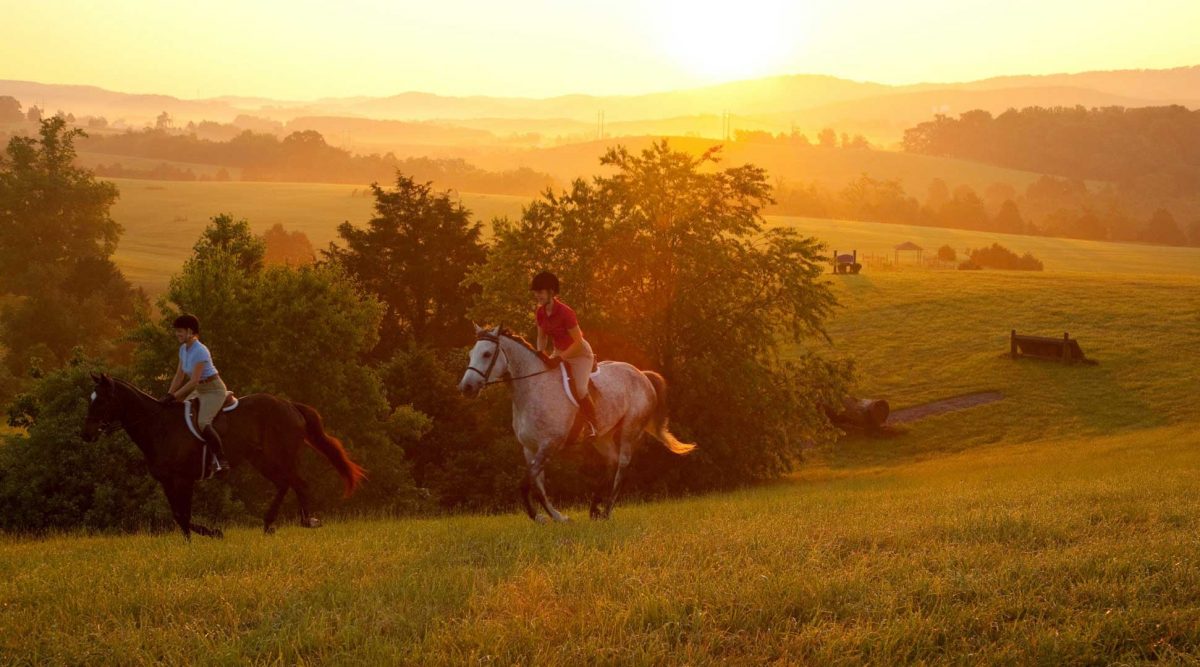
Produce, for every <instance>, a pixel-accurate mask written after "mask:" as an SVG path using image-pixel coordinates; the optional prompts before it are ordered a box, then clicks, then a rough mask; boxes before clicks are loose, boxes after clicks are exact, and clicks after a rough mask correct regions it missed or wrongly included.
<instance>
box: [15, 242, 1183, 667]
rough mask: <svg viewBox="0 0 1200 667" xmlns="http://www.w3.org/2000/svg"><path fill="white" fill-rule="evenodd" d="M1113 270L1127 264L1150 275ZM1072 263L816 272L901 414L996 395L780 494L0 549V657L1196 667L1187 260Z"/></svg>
mask: <svg viewBox="0 0 1200 667" xmlns="http://www.w3.org/2000/svg"><path fill="white" fill-rule="evenodd" d="M860 224H861V223H860ZM862 233H865V231H863V232H862ZM1122 252H1123V253H1124V254H1125V255H1126V260H1125V261H1127V262H1128V265H1129V266H1149V265H1151V264H1152V263H1153V260H1154V258H1155V257H1156V256H1157V255H1158V249H1156V248H1145V247H1142V248H1138V247H1131V248H1128V249H1124V250H1123V251H1122ZM1139 255H1140V256H1139ZM1076 262H1077V265H1076V266H1075V267H1074V271H1070V272H1060V271H1055V270H1049V271H1047V272H1045V273H1044V274H1005V273H998V272H990V271H984V272H959V271H919V270H900V271H890V272H884V271H880V272H874V273H872V272H868V273H864V274H862V275H859V276H854V277H840V278H837V279H836V280H835V281H834V283H835V289H836V290H837V292H838V294H839V295H840V297H841V298H842V300H843V303H844V305H845V308H844V309H842V310H841V311H840V313H839V314H838V316H837V318H836V319H835V321H834V323H833V325H832V327H831V331H830V333H831V335H832V337H833V339H834V341H835V348H834V349H835V350H836V351H837V352H838V353H844V354H848V355H852V356H854V357H855V358H856V359H857V360H858V364H859V369H860V373H861V376H862V384H863V388H862V391H863V393H865V394H867V395H882V396H886V397H888V398H890V399H892V400H893V403H894V405H895V406H897V407H899V406H905V405H909V404H913V403H918V402H924V401H927V400H930V399H933V398H941V397H944V396H947V395H953V394H956V393H961V392H964V391H974V390H979V389H984V388H986V389H999V390H1001V391H1003V392H1004V393H1005V394H1006V398H1005V399H1004V400H1003V401H1000V402H998V403H993V404H990V405H988V406H984V407H979V408H974V409H970V410H965V411H962V412H958V413H952V414H948V415H943V416H939V417H933V418H930V419H927V420H924V421H920V422H916V423H914V424H912V425H911V426H909V427H906V428H905V429H904V430H903V432H901V433H900V434H898V435H896V436H895V437H892V438H887V439H879V440H876V439H863V438H852V439H848V440H843V441H842V443H840V444H839V445H838V446H837V447H836V448H833V449H830V450H814V451H813V452H812V456H811V457H810V461H809V463H808V464H807V465H806V466H805V467H804V468H803V469H801V470H800V471H798V472H797V474H796V475H795V476H794V477H793V478H792V479H790V480H788V481H786V482H783V483H779V484H775V485H770V486H765V487H760V488H754V489H746V490H742V491H739V492H735V493H728V494H714V495H708V496H702V497H695V498H687V499H678V500H672V501H668V502H655V503H644V504H639V503H630V504H626V505H624V506H622V507H620V508H618V511H617V513H616V515H615V518H614V519H613V520H612V521H610V522H607V523H597V522H589V521H587V520H579V521H577V522H576V523H573V524H568V525H561V526H538V525H534V524H532V523H530V522H528V521H527V520H525V519H523V518H520V517H518V516H516V515H515V514H513V515H506V516H495V517H473V516H459V517H444V518H436V519H424V520H361V521H350V522H342V523H333V524H330V525H328V526H327V527H325V528H323V529H321V530H319V531H304V530H302V529H299V528H293V527H288V528H284V529H283V530H281V531H280V533H279V534H277V535H275V536H274V537H272V538H266V537H263V536H262V535H261V534H259V532H258V531H256V530H252V529H235V530H231V531H228V533H227V534H228V537H227V538H226V539H225V540H224V541H221V542H213V541H196V542H194V543H192V544H190V545H189V544H185V543H183V541H182V540H181V539H180V538H179V537H178V536H176V535H174V534H168V535H138V536H111V537H110V536H54V537H50V538H47V539H41V540H29V539H18V538H12V537H9V538H0V655H4V656H7V657H16V658H17V659H18V660H21V659H26V660H28V661H30V662H61V663H72V664H99V663H144V662H168V663H183V662H197V661H199V662H222V663H224V662H234V661H249V662H254V663H274V662H284V663H298V662H317V661H323V662H334V663H351V662H353V663H373V664H396V663H408V664H414V663H420V664H464V663H474V662H489V663H499V664H510V663H522V664H529V663H535V662H536V663H543V664H564V665H565V664H580V663H585V662H591V661H597V660H599V661H603V662H613V663H661V664H703V663H713V662H727V663H763V662H777V663H815V664H827V663H842V662H867V661H869V662H877V663H886V664H895V663H899V662H922V661H923V662H947V661H951V660H954V659H955V658H956V657H957V658H959V659H961V657H962V656H964V655H970V656H971V659H972V660H973V661H978V662H986V663H996V662H1001V663H1042V664H1065V663H1111V662H1138V661H1144V660H1164V661H1168V662H1186V661H1188V660H1190V659H1194V657H1195V656H1196V655H1197V654H1198V652H1200V611H1198V610H1197V609H1196V606H1195V604H1194V601H1195V599H1196V598H1197V596H1200V565H1198V564H1197V562H1196V559H1195V557H1194V552H1195V534H1196V529H1197V527H1198V524H1197V516H1200V501H1198V500H1197V496H1196V494H1195V492H1194V491H1195V487H1196V483H1197V479H1196V473H1195V471H1196V470H1197V469H1198V466H1200V449H1198V448H1197V447H1196V444H1197V442H1196V438H1195V435H1194V433H1195V429H1196V428H1197V426H1200V418H1198V416H1197V414H1196V411H1195V408H1194V400H1193V397H1194V396H1195V395H1196V394H1197V392H1198V391H1200V378H1198V377H1197V376H1196V374H1195V373H1194V372H1192V371H1193V369H1192V368H1191V357H1190V356H1189V355H1186V354H1180V353H1179V351H1180V350H1191V349H1195V348H1196V346H1197V345H1200V327H1197V324H1198V323H1200V321H1198V320H1197V313H1200V289H1197V288H1200V262H1192V263H1191V264H1190V270H1189V271H1186V272H1185V271H1180V272H1179V274H1178V275H1157V276H1156V275H1108V274H1106V273H1105V271H1107V270H1108V269H1109V268H1110V267H1111V266H1113V264H1114V262H1115V260H1113V259H1101V258H1097V259H1096V260H1094V261H1093V262H1092V263H1091V264H1090V265H1089V264H1087V263H1086V261H1085V258H1084V257H1083V256H1080V257H1078V258H1077V259H1076ZM1048 264H1049V265H1050V266H1053V264H1052V263H1050V262H1048ZM831 279H832V277H831ZM1010 327H1017V328H1019V329H1022V330H1028V331H1030V332H1037V333H1046V334H1054V333H1055V332H1058V331H1060V330H1062V329H1068V330H1070V331H1071V332H1072V334H1073V335H1077V336H1078V337H1079V339H1080V341H1081V343H1082V344H1083V346H1084V349H1085V350H1086V351H1087V353H1088V354H1089V356H1092V357H1093V358H1096V359H1098V360H1099V361H1100V364H1099V365H1098V366H1081V367H1074V368H1068V367H1063V366H1060V365H1058V364H1053V363H1049V364H1047V363H1039V362H1031V361H1019V362H1013V361H1011V360H1009V359H1007V358H1005V357H1004V355H1003V352H1004V351H1005V350H1006V349H1007V343H1006V339H1005V336H1006V333H1007V330H1008V329H1009V328H1010ZM747 437H753V434H752V433H748V434H747ZM701 446H703V445H702V443H701ZM634 465H636V460H635V464H634ZM576 514H578V512H576Z"/></svg>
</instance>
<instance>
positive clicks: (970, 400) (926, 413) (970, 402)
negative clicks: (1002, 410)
mask: <svg viewBox="0 0 1200 667" xmlns="http://www.w3.org/2000/svg"><path fill="white" fill-rule="evenodd" d="M1002 398H1004V394H1001V393H1000V392H998V391H983V392H979V393H977V394H963V395H962V396H954V397H952V398H944V399H942V400H940V401H934V402H932V403H926V404H924V405H916V406H913V407H911V408H904V409H903V410H897V411H895V412H893V413H892V414H891V415H889V416H888V419H887V422H885V424H888V425H892V424H905V423H908V422H915V421H917V420H918V419H924V418H925V417H931V416H933V415H940V414H944V413H946V412H954V411H956V410H965V409H967V408H973V407H975V406H977V405H984V404H985V403H994V402H996V401H998V400H1000V399H1002Z"/></svg>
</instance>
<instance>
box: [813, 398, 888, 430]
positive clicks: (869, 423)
mask: <svg viewBox="0 0 1200 667" xmlns="http://www.w3.org/2000/svg"><path fill="white" fill-rule="evenodd" d="M825 413H826V414H827V415H829V418H830V419H831V420H832V421H833V422H835V423H842V424H854V425H855V426H861V427H863V428H872V429H874V428H879V427H880V426H883V423H884V422H886V421H887V418H888V414H890V413H891V407H890V406H889V405H888V402H887V401H886V400H885V399H882V398H854V397H852V396H847V397H846V398H844V399H842V405H841V409H840V410H830V409H829V408H826V410H825Z"/></svg>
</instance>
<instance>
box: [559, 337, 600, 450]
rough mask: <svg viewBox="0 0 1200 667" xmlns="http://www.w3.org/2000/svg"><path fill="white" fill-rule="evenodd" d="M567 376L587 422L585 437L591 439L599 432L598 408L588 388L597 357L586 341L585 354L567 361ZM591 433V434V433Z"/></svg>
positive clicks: (584, 345)
mask: <svg viewBox="0 0 1200 667" xmlns="http://www.w3.org/2000/svg"><path fill="white" fill-rule="evenodd" d="M566 362H567V374H568V375H569V376H570V380H571V389H572V390H573V391H574V393H575V402H576V403H579V413H580V415H582V416H583V419H584V421H585V428H584V432H583V433H582V435H583V437H585V438H586V437H591V436H594V435H596V434H597V433H598V432H599V431H598V429H597V428H596V427H597V425H598V423H597V421H596V406H595V404H594V403H592V397H591V394H590V393H589V392H588V387H589V385H590V384H591V375H592V365H593V364H594V363H595V356H594V355H593V353H592V346H591V345H589V344H588V342H587V341H586V340H585V341H583V353H582V354H580V355H579V356H577V357H572V358H570V359H567V360H566ZM589 431H590V432H589Z"/></svg>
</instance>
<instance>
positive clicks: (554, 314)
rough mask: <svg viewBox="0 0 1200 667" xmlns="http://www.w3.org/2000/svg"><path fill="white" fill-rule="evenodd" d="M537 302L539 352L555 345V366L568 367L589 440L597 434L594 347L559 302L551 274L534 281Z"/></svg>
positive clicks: (539, 276) (566, 307)
mask: <svg viewBox="0 0 1200 667" xmlns="http://www.w3.org/2000/svg"><path fill="white" fill-rule="evenodd" d="M529 289H531V290H532V291H533V294H534V297H535V298H536V299H537V302H538V308H537V325H538V336H537V349H538V351H539V352H543V353H544V352H545V350H546V339H547V338H549V339H550V341H551V342H552V343H553V345H554V350H553V351H552V352H551V353H550V359H551V360H553V361H552V363H557V361H558V360H561V361H562V362H563V363H565V364H566V365H567V373H568V375H570V376H571V388H572V389H573V390H574V392H575V401H576V402H577V403H579V411H580V413H582V415H583V418H584V419H585V420H586V424H587V427H588V428H589V429H590V430H591V433H589V434H587V435H589V436H592V435H595V434H596V407H595V405H593V403H592V397H591V395H590V394H589V393H588V383H589V381H590V379H591V374H592V367H593V365H594V363H595V354H593V352H592V346H591V345H589V344H588V342H587V341H586V340H584V338H583V331H581V330H580V329H579V319H578V318H577V317H576V316H575V311H574V310H572V309H571V307H570V306H568V305H567V304H565V303H563V302H562V301H561V300H560V299H559V298H558V291H559V284H558V277H557V276H555V275H554V274H553V273H550V272H549V271H543V272H541V273H539V274H537V275H536V276H534V278H533V284H532V285H531V286H530V288H529Z"/></svg>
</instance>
